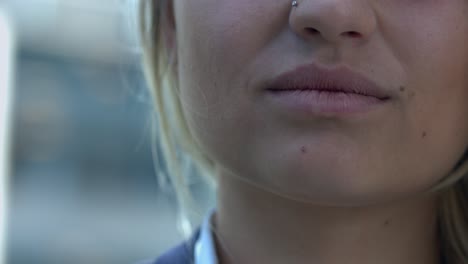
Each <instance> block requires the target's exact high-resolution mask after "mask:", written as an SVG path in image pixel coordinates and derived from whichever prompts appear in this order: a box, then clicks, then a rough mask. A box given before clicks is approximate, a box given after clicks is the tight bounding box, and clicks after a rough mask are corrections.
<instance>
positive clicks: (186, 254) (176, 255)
mask: <svg viewBox="0 0 468 264" xmlns="http://www.w3.org/2000/svg"><path fill="white" fill-rule="evenodd" d="M199 235H200V229H197V230H196V231H195V233H194V234H193V235H192V237H190V238H189V239H188V240H187V241H184V242H183V243H181V244H179V245H177V246H175V247H173V248H172V249H170V250H168V251H166V252H165V253H164V254H162V255H161V256H160V257H159V258H157V259H156V260H150V261H144V262H142V263H140V264H193V263H194V248H195V243H196V242H197V239H198V236H199Z"/></svg>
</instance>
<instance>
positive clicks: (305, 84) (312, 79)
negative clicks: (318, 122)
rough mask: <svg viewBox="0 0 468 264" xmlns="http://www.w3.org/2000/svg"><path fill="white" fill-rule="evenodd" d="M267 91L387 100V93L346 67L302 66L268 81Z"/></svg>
mask: <svg viewBox="0 0 468 264" xmlns="http://www.w3.org/2000/svg"><path fill="white" fill-rule="evenodd" d="M266 88H267V90H274V91H280V90H317V91H331V92H343V93H354V94H360V95H363V96H373V97H376V98H378V99H381V100H385V99H389V98H390V96H389V93H388V91H385V89H383V88H382V87H380V86H379V85H377V84H376V83H375V82H373V81H371V80H369V79H367V78H366V77H364V76H362V75H360V74H358V73H355V72H353V71H351V70H349V69H348V68H346V67H338V68H333V69H327V68H323V67H319V66H317V65H315V64H309V65H303V66H300V67H297V68H296V69H294V70H292V71H289V72H285V73H283V74H281V75H279V76H278V77H276V78H274V79H272V80H270V81H269V82H268V84H267V85H266Z"/></svg>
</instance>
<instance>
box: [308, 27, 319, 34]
mask: <svg viewBox="0 0 468 264" xmlns="http://www.w3.org/2000/svg"><path fill="white" fill-rule="evenodd" d="M305 30H306V31H307V33H309V34H313V35H316V34H320V31H318V30H317V29H315V28H310V27H309V28H306V29H305Z"/></svg>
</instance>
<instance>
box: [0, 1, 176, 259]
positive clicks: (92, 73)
mask: <svg viewBox="0 0 468 264" xmlns="http://www.w3.org/2000/svg"><path fill="white" fill-rule="evenodd" d="M131 2H134V1H129V0H125V1H118V0H100V1H92V0H86V1H85V0H80V1H69V0H6V3H4V4H3V5H5V6H6V8H7V10H9V12H10V14H11V16H12V17H13V21H14V24H15V29H16V33H17V35H18V45H19V46H18V52H17V54H16V55H17V56H16V74H15V76H16V77H15V88H14V94H15V100H14V114H13V119H14V124H13V142H12V145H13V156H12V160H13V164H12V173H11V179H10V181H11V186H10V194H11V196H10V202H9V214H8V239H7V254H8V263H9V264H30V263H38V264H41V263H47V264H53V263H67V264H73V263H134V262H136V261H137V260H139V259H142V258H148V257H154V256H156V255H158V254H159V253H161V252H162V251H164V250H166V249H167V248H168V247H170V246H171V245H173V244H175V243H176V242H177V241H179V240H180V239H182V238H181V235H180V234H179V233H178V229H177V222H176V221H175V216H176V210H175V201H174V198H173V196H171V195H165V194H164V193H162V192H161V191H160V189H159V186H158V181H157V179H156V176H155V174H154V167H153V159H152V156H151V151H150V149H151V147H150V144H151V142H150V138H151V137H150V132H151V131H150V123H149V122H150V110H151V103H150V98H149V96H148V93H147V91H146V88H145V83H144V80H143V75H142V71H141V69H140V65H139V57H138V49H137V48H136V46H135V42H134V38H135V31H136V28H135V27H134V25H132V23H131V19H129V17H128V14H131V13H132V12H131V5H130V4H129V3H131Z"/></svg>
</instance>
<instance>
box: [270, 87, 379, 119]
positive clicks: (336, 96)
mask: <svg viewBox="0 0 468 264" xmlns="http://www.w3.org/2000/svg"><path fill="white" fill-rule="evenodd" d="M268 92H269V95H270V98H271V99H272V101H273V102H274V103H275V104H278V105H280V106H283V107H285V108H287V109H290V110H293V111H298V112H302V113H306V114H310V115H339V114H342V115H343V114H359V113H366V112H369V111H371V110H373V109H375V108H376V107H378V106H381V105H383V104H384V103H385V102H386V101H387V100H388V99H379V98H376V97H373V96H366V95H360V94H355V93H345V92H330V91H318V90H268Z"/></svg>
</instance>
